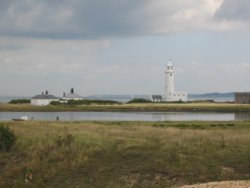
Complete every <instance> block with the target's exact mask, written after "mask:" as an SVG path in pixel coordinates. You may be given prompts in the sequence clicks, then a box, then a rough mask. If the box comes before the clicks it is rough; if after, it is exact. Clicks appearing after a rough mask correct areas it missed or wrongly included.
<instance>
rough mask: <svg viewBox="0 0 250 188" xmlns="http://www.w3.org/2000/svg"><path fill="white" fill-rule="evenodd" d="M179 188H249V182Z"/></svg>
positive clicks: (227, 182) (182, 187) (224, 182)
mask: <svg viewBox="0 0 250 188" xmlns="http://www.w3.org/2000/svg"><path fill="white" fill-rule="evenodd" d="M179 188H250V181H222V182H211V183H204V184H196V185H184V186H181V187H179Z"/></svg>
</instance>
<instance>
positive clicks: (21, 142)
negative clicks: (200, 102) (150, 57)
mask: <svg viewBox="0 0 250 188" xmlns="http://www.w3.org/2000/svg"><path fill="white" fill-rule="evenodd" d="M5 124H6V125H8V126H9V127H10V128H11V129H12V130H14V132H15V134H16V135H17V140H16V144H15V145H14V146H13V148H12V149H11V150H10V151H9V152H8V153H4V152H1V153H0V187H172V186H178V185H184V184H191V183H198V182H199V183H200V182H209V181H220V180H239V179H250V157H249V156H250V147H249V144H250V128H249V127H250V123H249V122H101V121H100V122H5ZM27 173H32V175H33V176H32V179H31V180H29V181H28V182H25V181H24V180H25V175H26V174H27Z"/></svg>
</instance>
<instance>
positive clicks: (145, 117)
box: [0, 112, 250, 121]
mask: <svg viewBox="0 0 250 188" xmlns="http://www.w3.org/2000/svg"><path fill="white" fill-rule="evenodd" d="M22 116H27V117H28V118H29V119H34V120H56V119H57V118H59V119H60V120H65V121H84V120H95V121H194V120H197V121H198V120H201V121H250V113H249V112H247V113H216V112H214V113H207V112H0V120H2V121H6V120H12V119H15V118H20V117H22Z"/></svg>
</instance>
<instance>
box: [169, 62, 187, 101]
mask: <svg viewBox="0 0 250 188" xmlns="http://www.w3.org/2000/svg"><path fill="white" fill-rule="evenodd" d="M165 75H166V85H165V101H169V102H171V101H187V93H186V92H176V91H175V87H174V67H173V63H172V61H171V60H170V61H169V62H168V64H167V67H166V71H165Z"/></svg>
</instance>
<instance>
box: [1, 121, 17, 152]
mask: <svg viewBox="0 0 250 188" xmlns="http://www.w3.org/2000/svg"><path fill="white" fill-rule="evenodd" d="M15 140H16V136H15V134H14V132H13V131H12V130H10V129H9V127H8V126H5V125H4V124H0V151H9V150H10V148H11V147H12V146H13V145H14V143H15Z"/></svg>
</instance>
